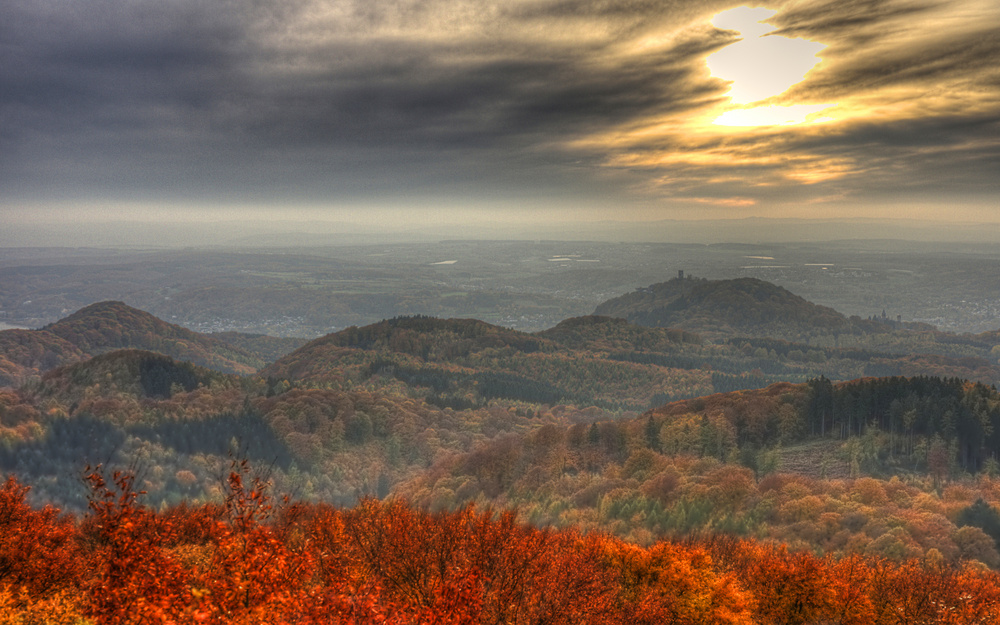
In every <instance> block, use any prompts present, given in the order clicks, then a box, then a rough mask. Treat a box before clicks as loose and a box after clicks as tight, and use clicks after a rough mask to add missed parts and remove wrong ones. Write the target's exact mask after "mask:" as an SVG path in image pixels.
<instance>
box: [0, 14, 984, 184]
mask: <svg viewBox="0 0 1000 625" xmlns="http://www.w3.org/2000/svg"><path fill="white" fill-rule="evenodd" d="M977 1H978V0H968V1H967V2H965V3H955V4H956V5H961V6H963V7H965V6H966V4H969V6H972V7H974V6H978V5H977V4H976V2H977ZM0 2H2V3H3V5H2V7H3V8H2V15H3V19H2V20H0V143H2V146H3V148H2V150H0V189H2V191H3V192H4V194H5V195H6V197H7V198H8V200H9V199H10V198H15V199H16V198H45V197H57V198H75V197H82V196H89V197H114V198H131V199H142V198H145V197H156V198H170V197H182V198H199V197H201V198H206V197H207V198H219V197H237V198H245V197H259V198H267V199H274V200H279V199H282V198H286V199H287V198H308V199H331V200H333V199H336V198H338V197H343V196H353V197H365V196H369V195H372V196H378V195H382V196H398V197H404V198H407V197H410V196H411V195H412V194H414V193H417V192H419V193H423V194H425V195H427V196H433V195H434V194H435V193H442V194H455V195H461V196H463V197H470V198H475V197H476V196H477V194H483V195H496V196H501V195H504V194H507V195H510V196H516V197H522V196H523V197H528V196H531V195H532V194H533V193H535V192H538V193H540V194H543V195H544V194H546V193H548V194H550V195H552V194H557V195H558V194H574V193H576V194H581V195H588V196H594V195H595V194H599V193H600V192H602V191H606V192H607V193H608V194H609V197H610V196H614V195H615V194H623V193H626V192H632V191H634V190H635V189H648V188H649V187H655V188H657V189H660V190H661V191H662V190H663V189H666V190H667V192H666V195H667V196H671V197H675V196H681V195H686V196H691V197H695V196H697V197H724V196H729V195H732V196H741V197H743V196H750V195H753V196H754V197H755V198H756V200H758V201H766V200H768V199H769V198H770V199H775V198H776V199H781V198H799V197H802V196H803V194H805V195H808V193H809V192H810V191H809V189H813V190H815V189H820V188H821V187H823V188H829V189H831V191H830V192H831V193H833V191H832V190H833V189H835V190H837V192H838V193H847V194H851V193H854V194H860V195H864V194H866V193H869V192H872V193H874V192H875V191H869V190H870V189H874V188H882V186H885V185H889V186H892V187H893V188H909V189H914V190H923V189H925V188H926V185H927V180H931V179H933V180H940V181H941V184H942V185H944V186H945V187H946V188H954V189H959V187H960V185H959V184H951V183H950V182H949V180H960V181H962V183H961V184H962V185H966V186H967V188H975V189H979V190H984V189H985V190H989V189H995V188H996V185H997V183H996V182H994V181H995V180H996V179H997V178H998V177H997V176H995V175H994V174H995V173H996V172H995V170H996V166H995V163H996V162H997V161H996V158H995V154H996V149H995V145H996V142H995V141H994V142H991V141H989V140H987V139H984V136H985V135H986V134H988V133H990V132H993V133H995V131H996V128H997V115H996V113H997V107H996V104H995V102H996V95H997V93H998V91H1000V86H998V83H1000V78H998V71H997V69H996V68H997V67H1000V40H998V37H997V34H996V33H997V30H996V28H995V26H996V23H995V20H993V19H992V18H989V19H981V20H969V19H966V18H963V19H964V21H960V23H958V25H957V26H956V25H954V24H951V22H948V21H947V20H945V21H944V22H943V23H944V26H942V27H940V28H938V27H936V26H935V24H938V23H939V22H940V18H941V16H942V15H944V16H948V15H949V7H950V6H951V4H950V3H940V2H930V1H925V2H893V1H892V0H848V1H846V2H842V1H837V2H833V1H832V0H823V1H819V2H795V3H788V5H787V6H786V7H782V6H775V8H776V9H778V14H777V15H776V16H775V17H774V19H773V20H771V23H773V24H774V25H775V26H777V27H778V30H777V31H776V32H775V33H774V34H781V35H785V36H789V37H805V38H809V39H812V40H815V41H819V42H822V43H824V44H826V45H827V46H828V47H827V48H826V50H824V52H823V55H822V56H823V59H824V62H823V63H821V64H820V65H819V66H818V67H817V68H816V70H815V71H814V72H813V73H812V74H811V75H810V77H809V79H808V80H806V81H803V82H802V83H800V84H799V85H797V86H795V87H793V88H792V89H791V90H790V91H788V92H787V93H786V94H785V96H783V97H785V98H786V99H789V100H792V101H796V102H797V101H798V100H805V101H811V102H816V101H826V100H830V101H838V102H841V103H844V102H846V103H847V104H846V105H845V106H847V105H849V106H852V107H854V108H852V109H851V112H850V115H851V116H850V117H849V118H846V119H847V121H844V122H843V123H842V124H839V125H837V126H832V127H831V128H829V129H827V130H816V131H808V132H799V131H797V130H794V129H791V130H787V131H786V130H775V131H762V132H758V133H751V134H740V133H736V132H734V133H732V134H725V131H724V130H723V131H713V132H710V133H708V135H710V136H701V134H699V133H701V132H702V130H699V128H697V127H696V126H694V125H692V121H691V120H692V119H693V118H694V117H695V116H696V115H697V114H698V112H699V111H702V110H706V109H709V108H711V107H718V106H720V105H721V104H722V103H724V102H725V98H724V93H725V91H726V85H725V84H724V83H723V82H722V81H721V80H718V79H715V78H712V77H711V76H710V75H709V73H708V70H707V68H706V65H705V57H706V56H708V55H709V54H710V53H712V52H713V51H715V50H718V49H720V48H722V47H724V46H726V45H728V44H730V43H733V42H734V41H737V40H738V38H739V36H738V35H737V34H736V33H734V32H732V31H723V30H719V29H717V28H714V27H712V26H711V25H710V23H709V19H710V18H711V17H712V15H713V14H714V13H716V12H718V11H721V10H724V9H728V8H732V7H734V6H737V4H735V3H733V2H731V1H727V2H714V1H713V2H681V1H667V2H664V1H662V0H631V1H628V0H618V1H616V0H602V1H598V2H568V1H564V0H557V1H545V0H522V1H510V2H496V3H490V2H483V1H477V0H448V1H438V2H431V1H426V0H393V1H372V0H338V1H337V2H317V1H313V0H291V1H288V2H270V1H266V0H221V1H219V2H203V1H201V0H198V1H195V0H161V1H159V2H151V1H144V0H139V1H136V2H130V3H123V2H119V1H111V0H92V1H88V2H85V3H83V2H77V3H64V2H55V1H54V0H0ZM970 3H971V4H970ZM987 5H988V3H987ZM966 8H968V7H966ZM935 20H938V21H935ZM895 90H901V91H900V93H899V94H896V95H893V96H892V97H895V98H898V100H899V101H898V102H896V101H893V100H891V98H889V99H886V98H887V97H888V96H884V92H893V93H894V94H895ZM921 92H928V93H929V94H931V95H930V96H929V97H928V98H927V99H926V111H923V112H922V111H920V110H918V109H919V108H920V107H919V106H915V105H913V104H912V100H913V99H914V97H915V94H919V93H921ZM907 100H910V101H911V104H910V105H907V106H909V108H910V109H911V110H910V112H908V113H907V114H906V115H905V116H904V117H903V118H895V117H892V118H886V114H884V113H878V115H877V116H876V117H877V118H872V119H865V115H866V113H865V111H866V110H867V109H864V107H868V106H871V107H872V109H871V110H873V111H877V110H879V109H877V106H881V103H883V102H884V103H886V104H885V106H886V107H887V108H886V110H890V109H891V110H896V109H897V108H901V105H900V104H899V102H905V101H907ZM991 102H992V104H991ZM873 103H874V104H873ZM902 108H905V107H902ZM863 109H864V110H863ZM914 111H915V112H914ZM907 141H909V142H910V143H909V144H907V143H906V142H907ZM741 159H742V160H741ZM790 164H792V165H796V166H802V167H805V168H806V171H807V174H802V175H801V176H799V178H796V177H795V176H794V175H793V176H791V177H789V176H786V175H785V174H787V173H788V172H789V171H790V167H791V165H790ZM809 168H812V169H809ZM811 171H823V172H827V174H824V176H827V177H824V176H818V177H817V178H816V180H818V182H814V181H813V178H809V176H810V175H812V174H809V173H808V172H811ZM838 171H842V173H841V174H836V172H838ZM831 172H832V173H831ZM949 172H953V174H954V177H953V178H950V179H949V178H948V177H947V174H948V173H949ZM796 175H798V174H796ZM783 176H784V178H783ZM803 176H805V178H809V180H810V183H809V184H810V185H812V186H810V187H809V188H805V187H803V186H802V183H801V181H800V182H795V180H800V179H804V178H802V177H803ZM644 180H645V182H644ZM782 180H785V182H787V184H785V182H782ZM788 180H791V181H792V182H788ZM757 182H760V183H761V184H759V185H756V186H755V184H754V183H757ZM647 183H648V184H647ZM764 183H766V184H764ZM601 185H606V187H605V188H603V189H602V187H601ZM907 185H909V186H907ZM741 186H742V188H741ZM748 187H752V188H748ZM643 192H645V191H643ZM824 192H825V191H824Z"/></svg>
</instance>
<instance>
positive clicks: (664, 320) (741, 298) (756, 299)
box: [594, 277, 877, 341]
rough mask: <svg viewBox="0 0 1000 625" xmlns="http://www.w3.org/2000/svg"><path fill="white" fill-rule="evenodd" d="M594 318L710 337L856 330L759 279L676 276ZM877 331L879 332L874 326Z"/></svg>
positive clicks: (610, 304) (612, 303)
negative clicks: (677, 329) (608, 318)
mask: <svg viewBox="0 0 1000 625" xmlns="http://www.w3.org/2000/svg"><path fill="white" fill-rule="evenodd" d="M594 314H595V315H607V316H610V317H621V318H624V319H628V320H629V321H631V322H632V323H636V324H639V325H643V326H650V327H657V328H663V327H672V328H680V329H684V330H688V331H692V332H697V333H699V334H702V335H704V336H707V337H712V338H718V337H723V336H734V335H735V336H755V337H763V336H767V337H772V338H783V339H786V340H793V341H801V340H806V339H808V338H810V337H814V336H820V335H837V334H840V333H845V332H846V333H850V332H853V331H855V330H856V329H858V328H856V327H855V326H856V323H855V322H853V321H852V320H850V319H848V318H847V317H845V316H844V315H842V314H840V313H839V312H837V311H835V310H833V309H832V308H827V307H826V306H819V305H817V304H813V303H811V302H809V301H806V300H805V299H803V298H801V297H799V296H797V295H794V294H793V293H791V292H789V291H788V290H786V289H784V288H782V287H780V286H777V285H775V284H771V283H770V282H765V281H763V280H757V279H755V278H737V279H734V280H705V279H697V278H691V277H688V278H675V279H673V280H670V281H668V282H661V283H659V284H654V285H652V286H649V287H646V288H641V289H638V290H636V291H634V292H632V293H628V294H626V295H622V296H620V297H616V298H614V299H611V300H608V301H606V302H604V303H603V304H601V305H599V306H598V307H597V309H596V310H595V311H594ZM872 329H877V328H874V327H873V328H872Z"/></svg>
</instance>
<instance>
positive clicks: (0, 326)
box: [0, 321, 31, 330]
mask: <svg viewBox="0 0 1000 625" xmlns="http://www.w3.org/2000/svg"><path fill="white" fill-rule="evenodd" d="M30 329H31V328H26V327H24V326H12V325H10V324H9V323H4V322H3V321H0V330H30Z"/></svg>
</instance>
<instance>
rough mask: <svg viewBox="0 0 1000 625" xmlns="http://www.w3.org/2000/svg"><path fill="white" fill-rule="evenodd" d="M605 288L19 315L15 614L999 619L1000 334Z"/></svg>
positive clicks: (281, 619) (777, 301)
mask: <svg viewBox="0 0 1000 625" xmlns="http://www.w3.org/2000/svg"><path fill="white" fill-rule="evenodd" d="M595 312H596V314H595V315H590V316H584V317H575V318H570V319H566V320H564V321H562V322H561V323H559V324H558V325H556V326H554V327H552V328H550V329H547V330H543V331H540V332H533V333H528V332H521V331H516V330H512V329H508V328H505V327H502V326H498V325H491V324H488V323H485V322H482V321H478V320H475V319H447V320H445V319H437V318H433V317H423V316H406V317H397V318H393V319H388V320H385V321H382V322H379V323H375V324H371V325H366V326H362V327H350V328H347V329H344V330H341V331H338V332H334V333H331V334H327V335H324V336H321V337H319V338H316V339H314V340H311V341H306V340H301V339H289V338H273V337H268V336H264V335H251V334H240V333H236V332H227V333H207V334H206V333H197V332H194V331H192V330H189V329H186V328H183V327H181V326H178V325H174V324H170V323H167V322H165V321H163V320H160V319H157V318H156V317H154V316H153V315H150V314H148V313H145V312H143V311H141V310H138V309H135V308H132V307H129V306H127V305H125V304H123V303H121V302H100V303H96V304H93V305H90V306H88V307H86V308H83V309H81V310H79V311H76V312H74V313H72V314H71V315H69V316H67V317H65V318H64V319H61V320H60V321H57V322H55V323H52V324H49V325H47V326H45V327H42V328H40V329H37V330H21V329H15V330H5V331H2V332H0V469H2V470H3V471H4V472H5V473H6V474H7V475H9V476H10V477H9V478H7V480H6V482H5V483H4V485H3V486H2V488H0V527H2V531H0V612H2V613H3V614H4V616H3V617H2V619H0V622H3V623H19V624H22V623H23V624H27V623H66V624H81V623H92V624H105V623H106V624H119V623H121V624H124V623H164V624H166V623H187V622H192V623H196V622H201V623H247V624H249V623H290V624H291V623H377V622H382V623H399V624H404V623H407V624H408V623H439V624H446V623H448V624H451V623H454V624H459V623H618V622H621V623H626V622H628V623H678V624H692V625H693V624H696V623H718V624H723V623H746V624H755V623H760V624H764V623H789V624H790V623H830V624H832V623H839V624H844V625H846V624H867V623H886V624H889V623H892V624H895V623H899V624H903V623H955V624H959V623H963V624H964V623H998V622H1000V573H998V571H1000V458H998V457H997V454H998V450H1000V394H998V392H997V390H996V384H997V383H998V382H1000V365H998V356H1000V333H998V332H986V333H981V334H953V333H948V332H943V331H939V330H937V329H935V328H934V327H932V326H927V325H926V324H908V323H902V322H896V321H894V320H892V319H859V318H857V317H845V316H843V315H841V314H840V313H838V312H836V311H834V310H832V309H830V308H824V307H821V306H816V305H814V304H811V303H810V302H808V301H806V300H803V299H802V298H798V297H796V296H794V295H792V294H791V293H789V292H788V291H786V290H784V289H782V288H781V287H777V286H775V285H773V284H769V283H766V282H762V281H759V280H749V279H741V280H729V281H727V280H719V281H707V280H697V279H691V278H678V279H676V280H671V281H669V282H667V283H663V284H659V285H653V286H651V287H649V288H648V289H644V290H640V291H637V292H636V293H633V294H629V295H626V296H622V297H619V298H616V299H614V300H610V301H609V302H606V303H605V304H602V305H601V306H600V307H598V309H597V311H595Z"/></svg>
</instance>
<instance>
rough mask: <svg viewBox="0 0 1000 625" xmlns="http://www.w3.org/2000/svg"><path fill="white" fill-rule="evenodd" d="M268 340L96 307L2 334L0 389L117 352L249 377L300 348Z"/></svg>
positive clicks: (117, 307) (123, 308) (108, 305)
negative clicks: (154, 354)
mask: <svg viewBox="0 0 1000 625" xmlns="http://www.w3.org/2000/svg"><path fill="white" fill-rule="evenodd" d="M268 338H269V337H255V336H247V335H239V334H233V335H220V337H215V336H212V335H207V334H200V333H198V332H193V331H191V330H188V329H187V328H183V327H181V326H178V325H174V324H172V323H167V322H166V321H163V320H161V319H158V318H157V317H154V316H153V315H151V314H149V313H147V312H144V311H141V310H138V309H136V308H132V307H131V306H127V305H126V304H124V303H122V302H99V303H96V304H91V305H90V306H87V307H85V308H81V309H80V310H78V311H76V312H75V313H73V314H71V315H70V316H68V317H66V318H65V319H61V320H60V321H57V322H55V323H53V324H50V325H48V326H45V327H44V328H41V329H40V330H5V331H3V332H0V386H8V387H14V386H18V385H20V384H22V383H23V382H25V381H26V380H28V379H30V378H33V377H35V378H37V377H38V376H39V375H41V374H42V373H44V372H46V371H49V370H51V369H53V368H55V367H58V366H61V365H65V364H70V363H73V362H79V361H80V360H84V359H86V358H88V357H92V356H96V355H98V354H103V353H106V352H110V351H114V350H118V349H142V350H148V351H153V352H157V353H160V354H164V355H167V356H170V357H172V358H176V359H178V360H185V361H188V362H192V363H194V364H198V365H202V366H205V367H209V368H211V369H216V370H218V371H222V372H226V373H240V374H250V373H254V372H256V371H257V370H258V369H259V368H261V367H263V366H264V365H265V364H266V362H267V361H266V360H265V357H267V356H272V355H273V356H276V355H278V354H279V353H281V352H282V350H284V351H285V352H287V351H290V350H291V349H294V347H296V346H297V345H299V344H300V343H297V342H289V341H282V340H281V339H273V340H271V341H268V340H267V339H268ZM276 341H277V343H276Z"/></svg>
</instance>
